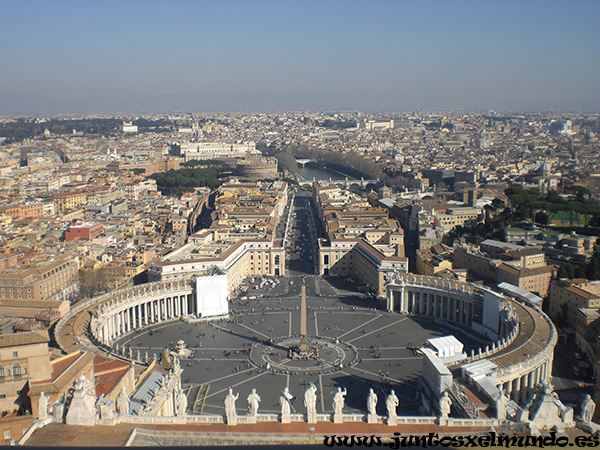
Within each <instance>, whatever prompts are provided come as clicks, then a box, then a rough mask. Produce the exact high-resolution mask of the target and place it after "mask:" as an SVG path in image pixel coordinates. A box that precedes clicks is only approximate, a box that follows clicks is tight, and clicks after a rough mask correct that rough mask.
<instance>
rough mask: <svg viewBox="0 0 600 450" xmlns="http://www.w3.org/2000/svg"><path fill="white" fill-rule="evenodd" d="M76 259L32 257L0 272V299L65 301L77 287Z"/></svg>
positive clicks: (73, 257)
mask: <svg viewBox="0 0 600 450" xmlns="http://www.w3.org/2000/svg"><path fill="white" fill-rule="evenodd" d="M78 269H79V258H78V257H77V256H73V255H59V256H49V257H48V256H45V255H34V256H33V257H29V258H26V259H24V260H23V261H21V262H20V263H16V264H13V265H11V266H10V267H7V268H6V269H4V270H3V271H1V272H0V298H2V299H10V300H21V299H22V300H64V299H67V298H69V296H70V295H71V294H73V293H74V292H75V291H76V290H77V287H78Z"/></svg>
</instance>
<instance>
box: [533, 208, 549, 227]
mask: <svg viewBox="0 0 600 450" xmlns="http://www.w3.org/2000/svg"><path fill="white" fill-rule="evenodd" d="M534 221H535V223H536V224H538V225H540V226H542V227H545V226H547V225H548V215H547V214H546V213H545V212H543V211H538V212H536V213H535V216H534Z"/></svg>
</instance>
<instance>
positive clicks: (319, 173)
mask: <svg viewBox="0 0 600 450" xmlns="http://www.w3.org/2000/svg"><path fill="white" fill-rule="evenodd" d="M298 173H299V174H300V175H302V176H303V177H304V179H306V181H312V179H313V177H314V179H315V180H317V181H319V180H325V181H328V180H329V179H330V178H331V179H332V180H343V179H345V178H346V176H345V175H342V174H340V173H338V172H332V171H331V170H328V169H322V168H320V167H310V166H307V167H301V166H299V167H298ZM348 179H349V180H353V179H354V178H353V177H351V176H348Z"/></svg>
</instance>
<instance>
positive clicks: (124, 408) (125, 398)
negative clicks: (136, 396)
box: [117, 386, 129, 416]
mask: <svg viewBox="0 0 600 450" xmlns="http://www.w3.org/2000/svg"><path fill="white" fill-rule="evenodd" d="M117 411H118V413H119V414H120V415H122V416H128V415H129V395H127V389H126V388H125V386H123V387H121V392H119V395H118V396H117Z"/></svg>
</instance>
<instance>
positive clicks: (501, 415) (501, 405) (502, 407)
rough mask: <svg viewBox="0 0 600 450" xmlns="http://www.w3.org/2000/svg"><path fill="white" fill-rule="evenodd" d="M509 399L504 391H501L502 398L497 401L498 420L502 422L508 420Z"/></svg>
mask: <svg viewBox="0 0 600 450" xmlns="http://www.w3.org/2000/svg"><path fill="white" fill-rule="evenodd" d="M507 403H508V397H507V396H506V395H504V391H500V396H499V397H498V398H497V399H496V418H497V419H498V420H500V421H502V420H506V404H507Z"/></svg>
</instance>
